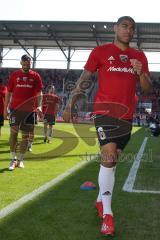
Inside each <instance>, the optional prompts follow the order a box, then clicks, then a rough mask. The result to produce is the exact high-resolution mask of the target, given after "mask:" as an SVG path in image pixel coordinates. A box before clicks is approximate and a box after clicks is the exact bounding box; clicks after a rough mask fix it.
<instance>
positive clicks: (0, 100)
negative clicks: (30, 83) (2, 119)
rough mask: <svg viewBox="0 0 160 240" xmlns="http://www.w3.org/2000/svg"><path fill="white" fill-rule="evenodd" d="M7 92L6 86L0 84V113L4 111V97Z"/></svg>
mask: <svg viewBox="0 0 160 240" xmlns="http://www.w3.org/2000/svg"><path fill="white" fill-rule="evenodd" d="M6 93H7V87H6V86H4V85H0V115H3V112H4V99H5V95H6Z"/></svg>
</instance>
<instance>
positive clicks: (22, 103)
mask: <svg viewBox="0 0 160 240" xmlns="http://www.w3.org/2000/svg"><path fill="white" fill-rule="evenodd" d="M42 88H43V84H42V79H41V77H40V75H39V74H38V73H37V72H35V71H33V70H29V72H28V73H24V72H23V71H22V70H21V69H20V70H18V71H15V72H13V73H12V74H11V76H10V79H9V83H8V92H11V93H13V95H12V99H11V103H10V108H11V109H18V110H20V111H34V108H35V104H34V102H35V99H34V97H35V96H36V95H37V93H38V92H40V91H41V90H42Z"/></svg>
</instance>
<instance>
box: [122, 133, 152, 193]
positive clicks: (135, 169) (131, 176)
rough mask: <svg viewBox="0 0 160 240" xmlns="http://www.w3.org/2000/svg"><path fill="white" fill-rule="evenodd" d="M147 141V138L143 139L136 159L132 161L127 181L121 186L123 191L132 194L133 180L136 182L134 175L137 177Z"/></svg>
mask: <svg viewBox="0 0 160 240" xmlns="http://www.w3.org/2000/svg"><path fill="white" fill-rule="evenodd" d="M147 140H148V137H145V138H144V140H143V142H142V145H141V147H140V149H139V152H138V154H137V156H136V159H135V160H134V162H133V165H132V167H131V169H130V172H129V175H128V177H127V179H126V181H125V183H124V185H123V188H122V189H123V191H126V192H133V186H134V183H135V180H136V175H137V172H138V168H139V166H140V162H141V159H142V156H143V152H144V149H145V146H146V143H147Z"/></svg>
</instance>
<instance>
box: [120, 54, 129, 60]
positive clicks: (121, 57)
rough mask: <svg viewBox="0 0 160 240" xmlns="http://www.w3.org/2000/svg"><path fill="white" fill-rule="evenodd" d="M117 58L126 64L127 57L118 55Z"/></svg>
mask: <svg viewBox="0 0 160 240" xmlns="http://www.w3.org/2000/svg"><path fill="white" fill-rule="evenodd" d="M119 57H120V60H121V61H122V62H127V60H128V56H127V55H123V54H120V55H119Z"/></svg>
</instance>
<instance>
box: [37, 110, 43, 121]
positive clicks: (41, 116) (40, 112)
mask: <svg viewBox="0 0 160 240" xmlns="http://www.w3.org/2000/svg"><path fill="white" fill-rule="evenodd" d="M37 114H38V117H39V119H40V120H43V112H42V108H41V107H37Z"/></svg>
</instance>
